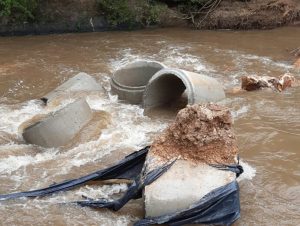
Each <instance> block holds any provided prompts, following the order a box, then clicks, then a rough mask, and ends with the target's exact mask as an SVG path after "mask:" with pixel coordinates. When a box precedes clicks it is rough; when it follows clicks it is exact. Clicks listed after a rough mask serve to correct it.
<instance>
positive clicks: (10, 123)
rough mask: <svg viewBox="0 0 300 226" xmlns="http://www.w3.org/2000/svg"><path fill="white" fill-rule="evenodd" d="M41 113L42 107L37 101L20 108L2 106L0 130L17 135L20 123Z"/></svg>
mask: <svg viewBox="0 0 300 226" xmlns="http://www.w3.org/2000/svg"><path fill="white" fill-rule="evenodd" d="M42 111H43V107H42V106H41V104H40V103H39V102H38V101H37V100H30V101H28V102H25V103H24V104H22V105H20V106H9V105H2V106H1V108H0V118H1V120H0V130H1V131H5V132H7V133H13V134H17V133H18V127H19V125H20V124H21V123H23V122H25V121H27V120H29V119H30V118H32V117H33V116H34V115H36V114H39V113H41V112H42Z"/></svg>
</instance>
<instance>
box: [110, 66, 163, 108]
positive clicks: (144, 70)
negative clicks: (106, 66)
mask: <svg viewBox="0 0 300 226" xmlns="http://www.w3.org/2000/svg"><path fill="white" fill-rule="evenodd" d="M163 68H165V65H163V64H162V63H159V62H156V61H136V62H133V63H129V64H127V65H126V66H125V67H123V68H121V69H119V70H117V71H116V72H115V73H114V75H113V77H112V79H111V80H110V83H111V91H112V93H113V94H117V95H118V98H119V99H120V100H123V101H126V102H128V103H131V104H140V103H142V100H143V94H144V90H145V87H146V85H147V84H148V82H149V80H150V79H151V77H152V76H153V75H154V74H155V73H156V72H158V71H160V70H161V69H163Z"/></svg>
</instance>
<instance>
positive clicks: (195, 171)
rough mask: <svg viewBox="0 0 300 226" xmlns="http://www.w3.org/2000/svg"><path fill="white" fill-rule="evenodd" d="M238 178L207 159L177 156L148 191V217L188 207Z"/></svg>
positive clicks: (145, 192) (147, 187)
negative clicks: (194, 162) (193, 160)
mask: <svg viewBox="0 0 300 226" xmlns="http://www.w3.org/2000/svg"><path fill="white" fill-rule="evenodd" d="M233 180H235V174H234V173H232V172H229V171H222V170H218V169H216V168H214V167H211V166H209V165H207V164H205V163H201V164H197V165H195V164H193V163H191V162H190V161H185V160H177V161H176V162H175V164H174V165H173V166H172V167H171V168H170V169H169V170H168V171H167V172H166V173H164V174H163V175H162V176H161V177H160V178H158V179H157V180H156V181H154V182H153V183H152V184H150V185H148V186H146V188H145V191H144V198H145V209H146V216H147V217H155V216H160V215H164V214H169V213H174V212H175V211H178V210H184V209H187V208H188V207H190V206H191V205H192V204H193V203H195V202H196V201H198V200H200V199H201V198H202V197H203V196H205V195H206V194H207V193H209V192H211V191H212V190H213V189H216V188H218V187H221V186H224V185H226V184H228V183H230V182H232V181H233Z"/></svg>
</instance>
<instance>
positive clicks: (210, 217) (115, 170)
mask: <svg viewBox="0 0 300 226" xmlns="http://www.w3.org/2000/svg"><path fill="white" fill-rule="evenodd" d="M148 150H149V147H145V148H144V149H141V150H139V151H137V152H134V153H132V154H130V155H128V156H126V157H125V158H124V159H123V160H121V161H120V162H118V163H117V164H115V165H113V166H111V167H108V168H106V169H103V170H99V171H97V172H94V173H92V174H89V175H86V176H83V177H80V178H78V179H73V180H69V181H64V182H62V183H59V184H54V185H51V186H49V187H48V188H43V189H38V190H33V191H27V192H19V193H12V194H5V195H0V201H1V200H7V199H14V198H20V197H38V196H45V195H50V194H53V193H56V192H60V191H67V190H70V189H72V188H75V187H78V186H80V185H83V184H85V183H87V182H89V181H96V180H108V179H130V180H133V182H132V183H131V184H130V185H129V187H128V190H127V191H126V193H125V194H124V195H123V196H122V197H121V198H120V199H117V200H114V201H107V200H105V199H98V200H92V199H87V200H83V201H77V202H75V203H76V204H79V205H81V206H87V207H92V208H108V209H111V210H114V211H117V210H119V209H120V208H122V207H123V206H124V205H125V204H126V203H127V202H128V201H129V200H131V199H138V198H141V197H142V192H143V189H144V188H145V186H147V185H149V184H151V183H152V182H153V181H155V180H156V179H158V178H159V177H160V176H161V175H162V174H163V173H165V172H166V171H167V170H168V169H169V168H170V167H171V166H172V165H173V163H174V162H175V161H170V162H167V163H166V164H164V165H162V166H160V167H158V168H156V169H154V170H152V171H150V172H149V173H145V172H143V167H144V163H145V160H146V156H147V153H148ZM211 166H213V167H216V168H218V169H220V170H229V171H232V172H234V173H236V175H237V177H238V176H239V175H240V174H241V173H243V168H242V166H240V165H239V164H236V165H211ZM239 217H240V199H239V186H238V183H237V182H236V180H235V181H233V182H231V183H229V184H227V185H225V186H222V187H220V188H217V189H215V190H213V191H211V192H210V193H208V194H207V195H205V196H204V197H203V198H201V199H200V200H199V201H197V202H195V203H194V204H193V205H192V206H191V207H189V208H188V209H186V210H182V211H178V212H174V213H172V214H166V215H162V216H157V217H149V218H144V219H142V220H140V221H138V222H136V223H135V224H134V225H135V226H145V225H152V224H168V225H173V226H176V225H184V224H213V225H231V224H233V222H235V221H236V220H237V219H238V218H239Z"/></svg>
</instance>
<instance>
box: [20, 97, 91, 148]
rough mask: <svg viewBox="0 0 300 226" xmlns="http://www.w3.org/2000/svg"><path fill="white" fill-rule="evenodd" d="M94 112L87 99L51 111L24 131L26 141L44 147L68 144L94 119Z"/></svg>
mask: <svg viewBox="0 0 300 226" xmlns="http://www.w3.org/2000/svg"><path fill="white" fill-rule="evenodd" d="M92 117H93V112H92V110H91V109H90V107H89V105H88V103H87V102H86V101H85V99H80V100H77V101H75V102H73V103H71V104H68V105H67V106H65V107H64V108H62V109H60V110H58V111H57V112H54V113H50V114H49V115H47V116H46V117H45V118H44V119H42V120H41V121H38V122H36V123H34V124H33V125H31V126H29V127H27V128H26V129H24V131H23V134H22V135H23V138H24V140H25V141H26V142H28V143H31V144H36V145H40V146H43V147H59V146H63V145H65V144H67V143H68V142H69V141H70V140H71V139H72V138H73V137H74V136H76V134H77V133H78V132H79V131H80V130H81V129H82V128H83V127H84V126H85V125H86V124H87V123H88V122H89V121H90V120H91V119H92Z"/></svg>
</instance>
